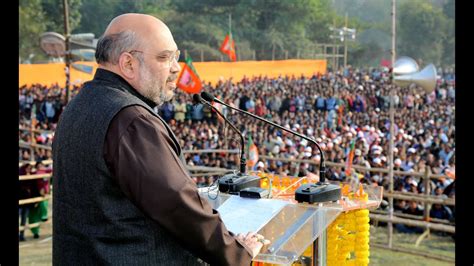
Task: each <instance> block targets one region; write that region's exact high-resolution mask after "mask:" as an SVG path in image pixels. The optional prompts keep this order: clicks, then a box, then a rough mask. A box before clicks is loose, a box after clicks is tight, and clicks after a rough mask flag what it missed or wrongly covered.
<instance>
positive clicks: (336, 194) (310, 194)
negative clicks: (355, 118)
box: [201, 91, 341, 203]
mask: <svg viewBox="0 0 474 266" xmlns="http://www.w3.org/2000/svg"><path fill="white" fill-rule="evenodd" d="M201 97H202V98H203V99H204V100H206V101H210V102H212V101H214V102H217V103H220V104H222V105H225V106H227V107H228V108H230V109H232V110H235V111H237V112H240V113H244V114H246V115H249V116H251V117H253V118H256V119H258V120H260V121H262V122H264V123H267V124H270V125H272V126H274V127H277V128H279V129H281V130H283V131H286V132H288V133H290V134H293V135H295V136H298V137H300V138H302V139H305V140H307V141H309V142H311V143H313V144H314V145H316V147H317V148H318V150H319V153H320V154H321V161H320V166H319V182H318V183H316V184H303V185H301V186H300V187H299V188H298V189H297V190H296V192H295V200H297V201H298V202H309V203H314V202H327V201H337V200H339V199H340V197H341V188H340V187H339V186H337V185H332V184H329V183H327V182H326V165H325V162H324V153H323V151H322V149H321V146H320V145H319V143H317V142H316V141H315V140H313V139H312V138H310V137H308V136H305V135H302V134H300V133H298V132H295V131H293V130H291V129H287V128H285V127H283V126H281V125H278V124H276V123H274V122H272V121H269V120H267V119H264V118H261V117H260V116H258V115H254V114H252V113H250V112H247V111H244V110H241V109H239V108H235V107H233V106H231V105H228V104H226V103H225V102H223V101H221V100H219V99H218V98H216V97H214V95H212V94H210V93H208V92H205V91H204V92H202V93H201Z"/></svg>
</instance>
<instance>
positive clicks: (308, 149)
mask: <svg viewBox="0 0 474 266" xmlns="http://www.w3.org/2000/svg"><path fill="white" fill-rule="evenodd" d="M304 151H305V152H312V151H313V149H312V148H311V147H310V146H308V147H306V148H304Z"/></svg>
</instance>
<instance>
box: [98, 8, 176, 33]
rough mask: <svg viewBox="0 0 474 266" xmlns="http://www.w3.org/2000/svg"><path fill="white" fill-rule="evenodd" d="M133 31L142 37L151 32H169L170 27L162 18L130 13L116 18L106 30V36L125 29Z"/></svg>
mask: <svg viewBox="0 0 474 266" xmlns="http://www.w3.org/2000/svg"><path fill="white" fill-rule="evenodd" d="M128 30H129V31H133V32H135V33H136V34H137V35H139V36H140V37H142V36H144V34H149V33H150V32H162V31H165V32H168V33H170V31H169V29H168V27H167V26H166V25H165V23H163V22H162V21H161V20H159V19H157V18H155V17H153V16H150V15H146V14H136V13H128V14H123V15H120V16H118V17H116V18H114V19H113V20H112V21H111V22H110V24H109V26H107V29H106V30H105V32H104V36H108V35H110V34H117V33H120V32H123V31H128ZM170 34H171V33H170Z"/></svg>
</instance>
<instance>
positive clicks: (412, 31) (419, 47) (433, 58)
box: [397, 1, 448, 65]
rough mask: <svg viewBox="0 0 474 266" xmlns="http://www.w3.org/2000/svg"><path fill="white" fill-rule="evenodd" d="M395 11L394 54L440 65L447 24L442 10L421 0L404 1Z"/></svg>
mask: <svg viewBox="0 0 474 266" xmlns="http://www.w3.org/2000/svg"><path fill="white" fill-rule="evenodd" d="M398 14H399V16H398V18H397V21H398V25H399V26H398V30H397V31H398V33H399V34H398V39H399V40H398V41H397V43H398V50H397V54H398V55H407V56H410V57H414V58H416V59H422V60H423V61H424V62H430V63H434V64H437V65H439V64H440V63H441V59H442V55H443V42H444V40H445V38H446V28H447V26H448V24H447V19H446V16H445V15H444V14H443V12H442V10H441V9H440V8H437V7H434V6H432V5H430V4H429V3H427V2H424V1H405V2H404V3H403V4H402V5H401V7H400V11H399V13H398Z"/></svg>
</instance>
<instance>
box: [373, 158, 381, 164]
mask: <svg viewBox="0 0 474 266" xmlns="http://www.w3.org/2000/svg"><path fill="white" fill-rule="evenodd" d="M372 161H373V162H374V163H375V164H379V163H381V162H382V160H380V158H374V159H373V160H372Z"/></svg>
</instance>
